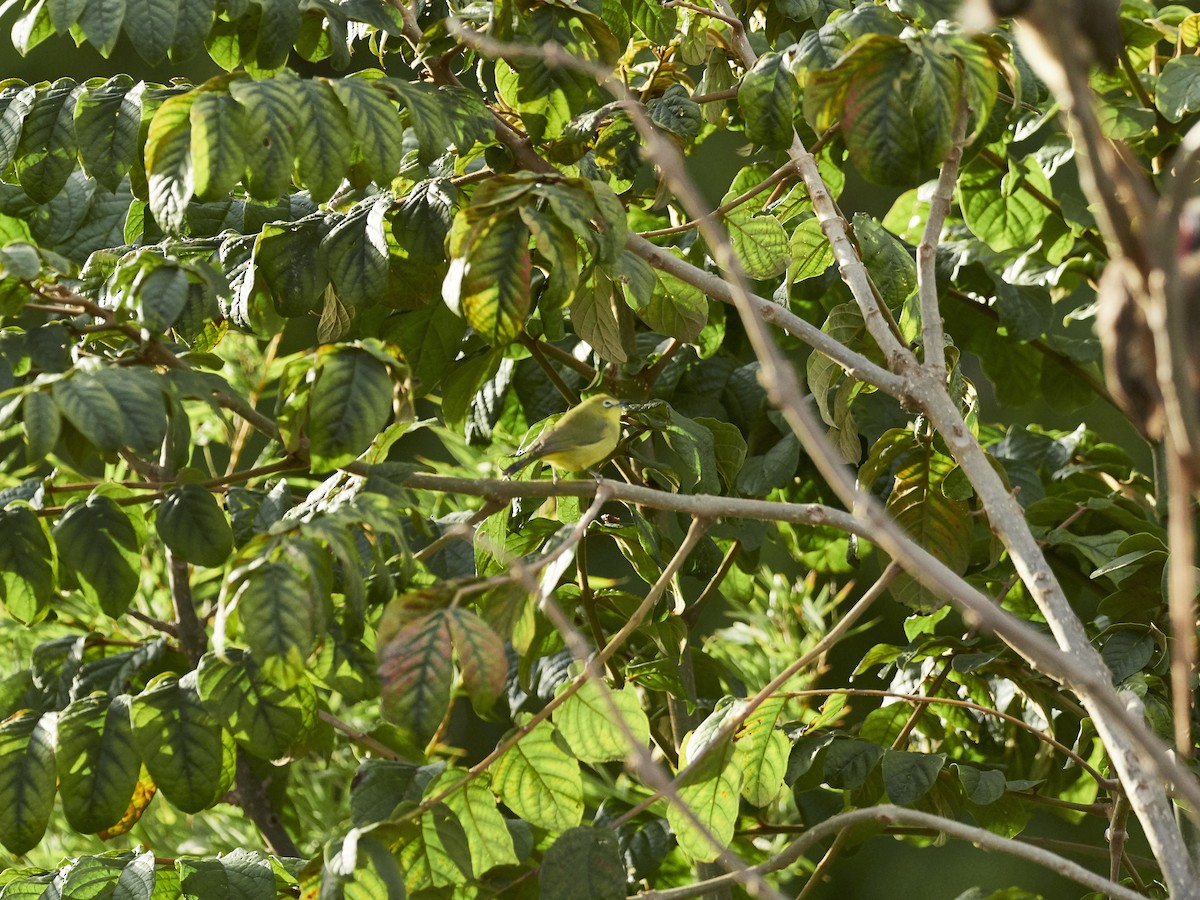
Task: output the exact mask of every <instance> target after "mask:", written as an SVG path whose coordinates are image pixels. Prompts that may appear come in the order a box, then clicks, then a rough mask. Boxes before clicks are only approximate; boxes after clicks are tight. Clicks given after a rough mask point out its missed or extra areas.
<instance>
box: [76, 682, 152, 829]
mask: <svg viewBox="0 0 1200 900" xmlns="http://www.w3.org/2000/svg"><path fill="white" fill-rule="evenodd" d="M129 709H130V700H129V697H128V696H127V695H122V696H120V697H114V698H109V697H105V696H103V695H97V694H94V695H92V696H90V697H84V698H82V699H79V700H76V701H74V702H73V703H71V704H70V705H69V706H68V707H67V708H66V709H65V710H63V711H62V713H61V714H60V715H59V718H58V735H57V741H58V743H57V753H58V760H59V763H60V765H59V768H60V770H61V773H60V775H59V780H60V784H61V789H62V802H63V812H64V813H65V814H66V816H67V821H68V822H70V823H71V827H72V828H75V829H76V830H78V831H81V832H84V833H87V834H94V833H95V832H98V831H103V830H104V829H106V828H109V827H111V826H113V825H115V824H116V823H117V822H119V821H120V819H121V817H122V816H123V815H124V814H125V810H126V809H127V808H128V806H129V801H130V800H131V799H132V797H133V791H134V788H135V787H136V786H137V782H138V773H139V772H140V771H141V768H142V761H141V758H140V757H139V756H138V752H137V749H136V747H135V746H134V741H133V727H132V725H131V724H130V719H129Z"/></svg>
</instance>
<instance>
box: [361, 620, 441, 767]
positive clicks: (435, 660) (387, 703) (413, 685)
mask: <svg viewBox="0 0 1200 900" xmlns="http://www.w3.org/2000/svg"><path fill="white" fill-rule="evenodd" d="M378 654H379V700H380V705H381V707H382V712H383V715H384V717H385V718H386V719H388V720H389V721H391V722H394V723H395V724H396V725H398V726H399V727H400V728H402V729H403V730H404V731H406V732H408V733H409V734H411V735H412V736H413V739H414V740H415V741H416V742H417V743H420V744H422V745H424V744H425V743H427V742H428V741H429V740H430V738H432V737H433V735H434V734H435V733H436V732H437V729H438V726H439V725H441V723H442V719H443V718H445V715H446V712H447V710H448V709H449V708H450V688H451V686H452V684H453V681H454V669H453V666H452V665H451V655H450V654H451V642H450V627H449V624H448V622H447V620H446V615H445V613H444V612H443V611H442V610H435V611H433V612H430V613H427V614H425V615H423V616H421V617H420V618H418V619H416V620H415V621H412V622H410V623H408V624H407V625H405V626H404V627H402V628H400V629H399V630H397V631H396V632H394V633H393V634H391V635H388V636H386V637H385V635H382V634H381V635H380V637H379V647H378Z"/></svg>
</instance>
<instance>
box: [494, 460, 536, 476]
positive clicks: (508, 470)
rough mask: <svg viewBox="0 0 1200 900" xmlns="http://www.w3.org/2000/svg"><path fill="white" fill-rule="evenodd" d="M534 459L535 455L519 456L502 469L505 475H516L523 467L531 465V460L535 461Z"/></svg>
mask: <svg viewBox="0 0 1200 900" xmlns="http://www.w3.org/2000/svg"><path fill="white" fill-rule="evenodd" d="M533 460H534V457H532V456H529V455H528V454H525V455H522V456H518V457H517V461H516V462H514V463H511V464H510V465H507V466H505V467H504V468H503V469H502V470H501V471H502V472H503V473H504V477H505V478H508V477H509V476H511V475H516V474H517V473H518V472H520V471H521V470H522V469H523V468H525V467H526V466H527V465H529V464H530V463H531V462H533Z"/></svg>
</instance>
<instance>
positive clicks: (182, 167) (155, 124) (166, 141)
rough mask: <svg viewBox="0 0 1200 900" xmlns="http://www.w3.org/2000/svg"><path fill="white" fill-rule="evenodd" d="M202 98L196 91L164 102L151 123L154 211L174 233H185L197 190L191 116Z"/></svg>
mask: <svg viewBox="0 0 1200 900" xmlns="http://www.w3.org/2000/svg"><path fill="white" fill-rule="evenodd" d="M198 97H199V94H197V93H196V92H194V91H193V92H190V93H187V94H179V95H177V96H174V97H170V98H168V99H167V100H165V101H163V104H162V106H160V107H159V108H158V111H157V112H155V113H154V118H153V119H151V120H150V131H149V135H148V136H147V138H146V177H147V179H148V184H149V191H150V211H151V212H153V213H154V218H155V220H156V221H157V222H158V224H159V225H161V226H162V227H163V228H164V229H166V230H168V231H172V232H179V231H182V230H183V226H184V220H185V215H186V213H187V205H188V201H189V200H191V199H192V193H193V192H194V189H195V183H196V182H195V170H194V168H193V166H192V153H191V119H190V114H191V108H192V104H193V103H195V102H196V99H197V98H198Z"/></svg>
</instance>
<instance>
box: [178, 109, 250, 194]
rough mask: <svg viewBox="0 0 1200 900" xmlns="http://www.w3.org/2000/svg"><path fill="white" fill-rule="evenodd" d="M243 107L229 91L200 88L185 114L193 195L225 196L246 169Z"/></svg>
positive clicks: (245, 135) (240, 178) (245, 133)
mask: <svg viewBox="0 0 1200 900" xmlns="http://www.w3.org/2000/svg"><path fill="white" fill-rule="evenodd" d="M244 114H245V109H244V107H242V106H241V105H239V104H238V103H237V101H235V100H234V99H233V98H232V97H231V96H229V95H228V94H220V93H217V92H215V91H203V92H201V93H200V95H199V96H198V97H197V98H196V100H195V102H194V103H192V108H191V111H190V112H189V114H188V118H189V121H190V123H191V126H192V132H191V157H192V167H193V171H194V177H195V182H196V196H197V197H199V198H200V199H202V200H215V199H217V198H218V197H224V196H225V195H226V194H228V193H229V192H230V191H231V190H233V188H234V187H235V186H236V185H237V184H238V183H239V182H240V181H241V180H242V174H243V173H244V172H245V171H246V147H247V128H246V123H245V119H244Z"/></svg>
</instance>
